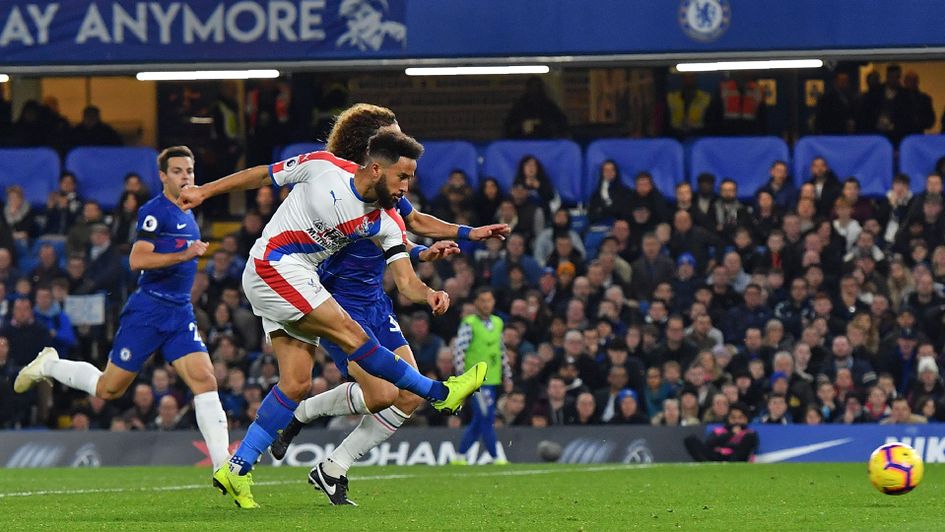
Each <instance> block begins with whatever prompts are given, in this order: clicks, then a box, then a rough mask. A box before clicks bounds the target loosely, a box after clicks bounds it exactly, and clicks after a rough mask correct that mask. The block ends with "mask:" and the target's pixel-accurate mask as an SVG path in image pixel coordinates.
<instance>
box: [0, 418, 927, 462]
mask: <svg viewBox="0 0 945 532" xmlns="http://www.w3.org/2000/svg"><path fill="white" fill-rule="evenodd" d="M753 428H755V429H756V430H757V431H758V433H759V437H760V440H761V448H760V449H759V450H758V454H757V456H756V459H755V461H756V462H765V463H771V462H860V461H865V460H866V459H867V457H868V456H869V454H870V452H872V450H873V449H875V448H876V447H877V446H879V445H881V444H883V443H886V442H890V441H903V442H905V443H908V444H910V445H912V446H913V447H915V448H916V450H917V451H918V452H919V454H920V455H921V456H922V457H923V458H924V459H925V461H926V462H945V424H930V425H853V426H848V425H826V426H818V427H808V426H803V425H787V426H755V427H753ZM705 430H706V429H705V427H702V426H700V427H611V426H602V427H594V428H587V427H558V428H546V429H535V428H518V427H516V428H507V429H500V430H499V431H498V434H499V455H500V457H504V458H506V459H508V460H509V461H511V462H515V463H529V462H555V461H556V462H561V463H569V464H598V463H665V462H688V461H691V459H690V458H689V455H688V454H687V453H686V450H685V448H684V447H683V444H682V441H683V438H685V437H686V436H688V435H690V434H702V433H704V431H705ZM460 434H461V433H460V432H459V431H456V430H450V429H443V428H407V429H404V430H401V431H398V432H397V434H395V435H394V437H393V438H391V439H390V440H389V441H386V442H384V443H382V444H381V445H380V446H379V447H378V448H376V449H374V450H373V451H371V452H370V453H369V454H368V455H367V456H365V457H364V459H363V460H361V461H360V462H358V464H360V465H418V464H419V465H445V464H448V463H449V462H450V460H452V459H453V458H455V457H457V456H458V453H457V450H456V448H457V446H458V441H459V437H460ZM231 436H232V438H233V448H234V449H235V447H236V445H238V443H239V440H238V438H239V437H241V436H242V433H239V434H236V433H234V434H232V435H231ZM343 437H344V433H343V432H340V431H332V430H324V429H308V430H305V431H303V432H302V434H300V435H299V437H298V438H296V441H295V443H293V444H292V446H290V447H289V451H288V453H287V454H286V457H285V459H284V460H282V461H280V462H275V463H273V461H272V458H271V457H270V456H269V455H268V454H267V455H264V456H263V458H262V463H263V464H267V465H270V464H271V465H273V466H275V467H281V466H307V467H311V466H312V465H314V464H315V463H317V462H319V461H321V460H322V459H324V458H325V457H326V456H327V455H328V453H330V452H331V451H332V449H334V447H335V446H336V445H337V444H338V442H339V441H341V439H342V438H343ZM466 457H467V459H468V460H469V461H470V462H472V463H479V464H487V463H489V462H491V461H492V459H491V458H490V457H489V455H488V454H487V453H484V452H482V450H481V448H480V447H479V446H478V445H475V446H473V448H472V449H470V451H469V453H467V456H466ZM0 464H2V465H3V467H100V466H139V465H195V466H209V465H210V458H209V455H208V453H207V449H206V444H204V442H203V440H202V439H201V438H200V434H199V433H198V432H196V431H179V432H105V431H90V432H53V431H50V432H43V431H21V432H14V431H8V432H0Z"/></svg>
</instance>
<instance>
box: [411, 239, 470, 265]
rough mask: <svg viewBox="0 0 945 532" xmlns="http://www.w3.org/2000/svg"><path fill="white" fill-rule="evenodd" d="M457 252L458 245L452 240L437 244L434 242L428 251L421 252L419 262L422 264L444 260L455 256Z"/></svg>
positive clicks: (441, 241)
mask: <svg viewBox="0 0 945 532" xmlns="http://www.w3.org/2000/svg"><path fill="white" fill-rule="evenodd" d="M459 252H460V251H459V244H457V243H456V242H453V241H452V240H440V241H439V242H434V243H433V245H432V246H430V248H429V249H425V250H423V251H421V252H420V260H421V261H422V262H433V261H435V260H440V259H445V258H446V257H449V256H450V255H457V254H458V253H459Z"/></svg>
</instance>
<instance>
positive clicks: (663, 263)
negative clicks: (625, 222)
mask: <svg viewBox="0 0 945 532" xmlns="http://www.w3.org/2000/svg"><path fill="white" fill-rule="evenodd" d="M642 248H643V254H642V255H641V257H640V258H639V259H637V260H636V261H634V262H633V264H631V265H630V267H631V269H632V270H633V277H632V279H631V280H630V292H631V293H632V294H633V297H634V298H636V299H643V300H646V299H648V298H649V297H650V294H652V293H653V289H654V288H656V285H657V284H659V283H663V282H670V281H672V279H673V273H674V271H675V268H673V262H672V261H671V260H670V259H668V258H666V257H665V256H663V255H660V243H659V240H657V238H656V235H655V234H653V233H646V234H645V235H643V245H642Z"/></svg>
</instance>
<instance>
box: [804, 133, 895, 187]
mask: <svg viewBox="0 0 945 532" xmlns="http://www.w3.org/2000/svg"><path fill="white" fill-rule="evenodd" d="M818 156H820V157H823V158H824V159H826V160H827V164H828V165H830V168H831V169H833V171H834V173H836V174H837V178H838V179H840V181H843V180H844V179H846V178H847V177H850V176H855V177H856V178H857V179H859V180H860V185H861V191H862V194H863V195H864V196H873V197H878V196H882V195H883V194H885V193H886V191H887V190H889V187H891V186H892V172H893V147H892V144H890V143H889V141H888V140H886V137H881V136H879V135H850V136H843V137H841V136H816V135H815V136H809V137H803V138H802V139H801V140H799V141H798V142H797V145H796V146H794V181H795V182H796V183H797V184H798V185H800V184H801V183H803V182H805V181H807V180H808V179H810V163H811V161H812V160H814V158H815V157H818Z"/></svg>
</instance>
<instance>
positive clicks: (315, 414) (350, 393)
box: [295, 382, 371, 423]
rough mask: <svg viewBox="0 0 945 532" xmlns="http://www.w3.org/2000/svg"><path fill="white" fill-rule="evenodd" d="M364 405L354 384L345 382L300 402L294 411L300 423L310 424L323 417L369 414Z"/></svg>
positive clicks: (360, 392) (359, 391) (356, 384)
mask: <svg viewBox="0 0 945 532" xmlns="http://www.w3.org/2000/svg"><path fill="white" fill-rule="evenodd" d="M370 413H371V412H370V411H368V409H367V405H365V404H364V393H363V392H362V391H361V386H359V385H358V383H356V382H346V383H344V384H342V385H341V386H337V387H335V388H332V389H331V390H328V391H327V392H322V393H320V394H318V395H316V396H315V397H309V398H308V399H306V400H304V401H302V402H301V403H300V404H299V406H298V408H296V409H295V417H296V419H298V420H299V421H301V422H302V423H311V422H312V421H315V420H316V419H318V418H320V417H324V416H349V415H351V414H370Z"/></svg>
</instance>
